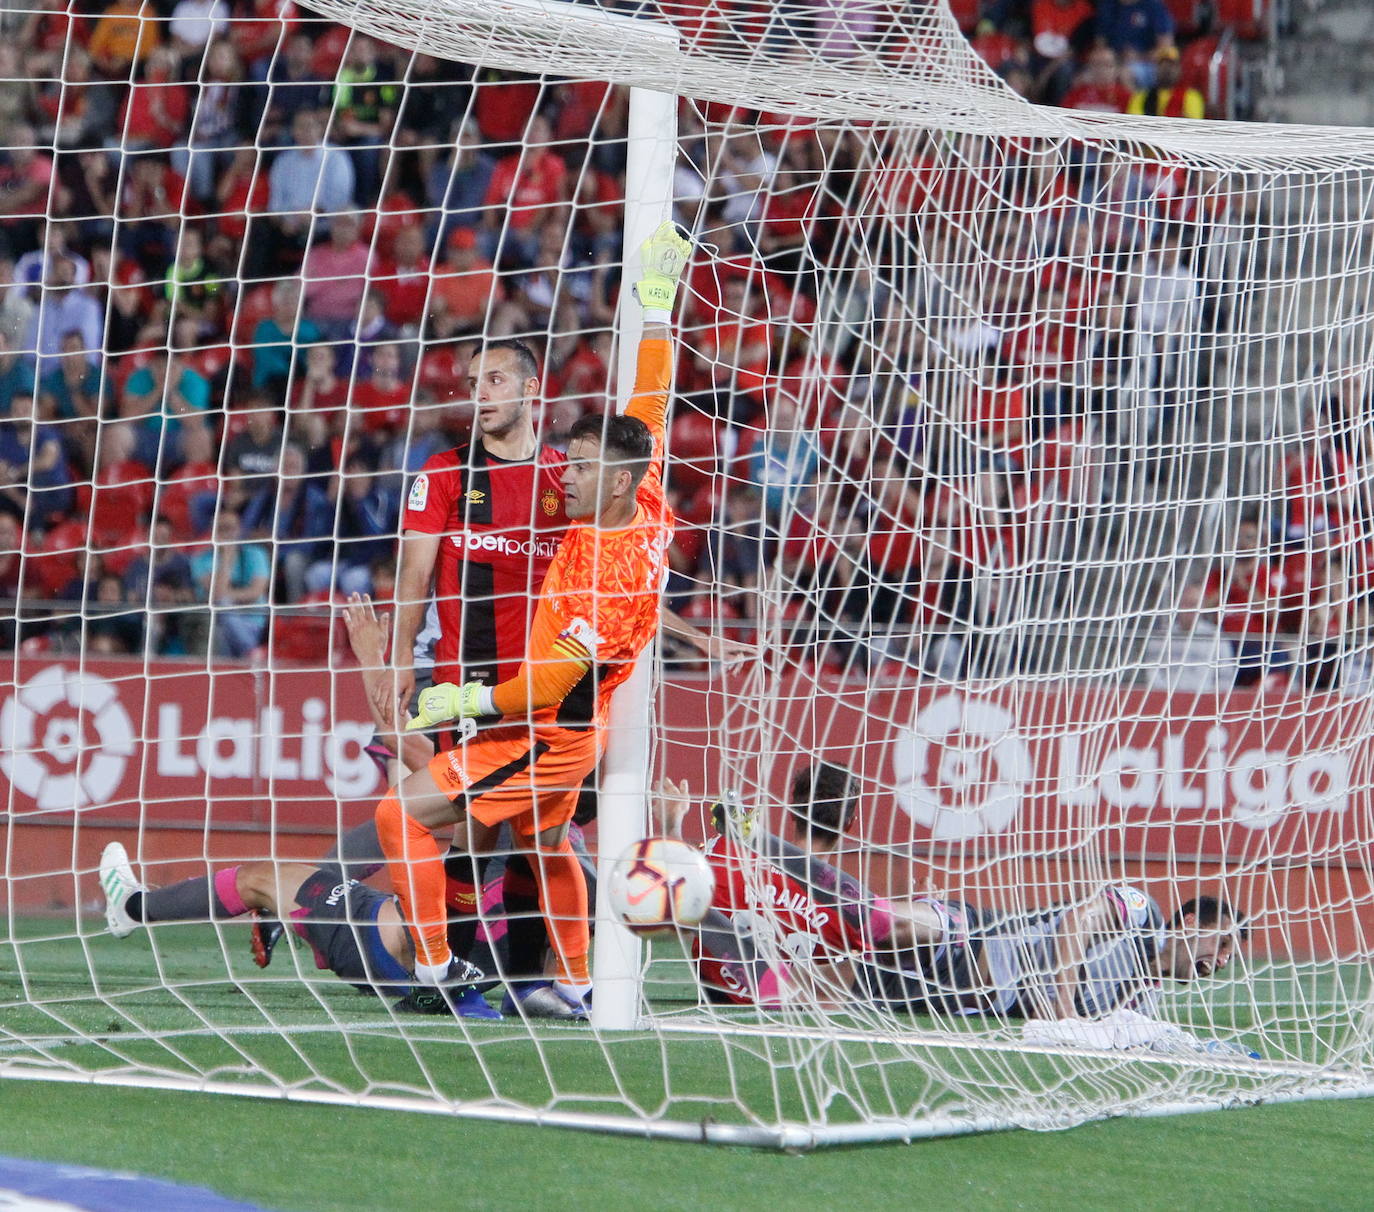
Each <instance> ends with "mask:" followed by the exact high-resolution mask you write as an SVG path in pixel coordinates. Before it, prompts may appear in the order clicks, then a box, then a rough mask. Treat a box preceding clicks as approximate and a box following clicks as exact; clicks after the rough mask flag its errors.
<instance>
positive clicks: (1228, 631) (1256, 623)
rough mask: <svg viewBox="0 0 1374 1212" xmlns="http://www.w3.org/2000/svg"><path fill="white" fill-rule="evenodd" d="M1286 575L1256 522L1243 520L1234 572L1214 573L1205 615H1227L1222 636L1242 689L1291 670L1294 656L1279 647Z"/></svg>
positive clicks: (1226, 569)
mask: <svg viewBox="0 0 1374 1212" xmlns="http://www.w3.org/2000/svg"><path fill="white" fill-rule="evenodd" d="M1282 591H1283V575H1282V574H1281V573H1277V572H1275V571H1274V569H1273V566H1272V565H1271V564H1270V562H1269V552H1268V549H1267V545H1265V544H1264V543H1263V542H1262V540H1261V531H1260V525H1259V522H1258V521H1257V520H1255V519H1254V518H1244V519H1242V521H1241V523H1240V526H1239V528H1238V530H1237V533H1236V547H1235V553H1234V555H1233V556H1232V557H1231V559H1230V561H1229V567H1223V568H1216V569H1213V571H1212V573H1211V575H1210V576H1209V577H1208V578H1207V584H1206V587H1205V589H1204V591H1203V600H1202V605H1203V609H1204V610H1216V611H1218V612H1219V613H1220V615H1221V631H1222V634H1223V635H1225V636H1226V637H1227V638H1229V639H1230V640H1231V641H1232V642H1233V643H1234V644H1235V647H1236V653H1237V670H1236V685H1237V686H1253V685H1255V684H1256V683H1258V682H1260V681H1262V680H1263V679H1264V678H1265V677H1266V676H1268V675H1271V674H1278V673H1280V672H1282V671H1283V670H1285V669H1286V668H1287V666H1288V663H1289V659H1288V654H1287V653H1286V652H1284V651H1283V650H1281V649H1279V648H1278V647H1277V646H1276V645H1275V635H1276V632H1277V631H1278V625H1279V612H1280V609H1281V606H1282V601H1283V599H1282Z"/></svg>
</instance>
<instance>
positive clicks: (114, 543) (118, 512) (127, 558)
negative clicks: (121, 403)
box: [89, 421, 153, 576]
mask: <svg viewBox="0 0 1374 1212" xmlns="http://www.w3.org/2000/svg"><path fill="white" fill-rule="evenodd" d="M136 445H137V438H136V435H135V433H134V429H133V426H132V425H131V424H130V423H129V422H127V421H123V422H120V423H118V424H115V425H106V426H105V429H104V432H103V433H102V434H101V436H100V449H99V451H98V453H97V457H96V465H95V473H94V486H93V487H92V489H91V492H90V504H89V509H90V520H91V547H92V549H93V550H96V551H99V552H100V554H101V556H102V558H103V562H104V565H105V568H106V570H107V571H109V572H112V573H114V574H115V575H116V576H122V575H123V574H124V570H125V569H126V568H127V567H128V566H129V564H130V563H131V562H132V560H133V558H134V557H135V556H136V555H137V554H138V548H139V546H140V545H143V544H146V543H147V541H148V540H147V529H148V516H147V515H148V511H149V510H150V509H151V508H152V504H153V473H152V472H151V471H150V470H149V469H148V468H147V467H146V466H145V465H144V464H142V463H140V462H139V461H138V460H137V459H135V458H134V449H135V447H136Z"/></svg>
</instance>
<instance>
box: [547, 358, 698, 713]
mask: <svg viewBox="0 0 1374 1212" xmlns="http://www.w3.org/2000/svg"><path fill="white" fill-rule="evenodd" d="M672 371H673V346H672V342H671V341H663V340H644V341H641V342H640V345H639V362H638V366H637V369H636V373H635V391H634V398H633V399H632V400H631V401H630V406H629V408H627V409H626V410H625V411H626V415H627V416H632V417H638V418H639V419H640V420H641V421H643V422H644V423H645V424H646V425H647V426H648V427H649V431H650V433H652V434H653V439H654V453H653V458H652V460H651V461H650V464H649V470H648V471H647V472H646V473H645V475H644V478H643V480H641V481H640V483H639V487H638V489H637V490H636V492H635V504H636V509H635V515H634V518H633V519H632V520H631V522H630V523H629V525H627V526H625V527H624V528H623V529H620V530H602V529H600V528H599V527H597V526H596V525H595V524H594V523H589V522H574V523H572V524H571V525H570V526H569V527H568V530H567V531H566V533H565V534H564V536H563V539H562V541H561V542H560V543H559V546H558V552H557V554H556V555H555V556H554V557H553V563H552V564H551V565H550V566H549V571H548V573H547V574H546V575H545V577H544V584H543V587H542V589H541V590H540V596H539V604H538V607H537V608H536V610H535V614H534V621H533V623H532V624H531V628H530V643H529V663H530V664H531V665H535V666H537V665H539V664H541V663H546V662H558V661H567V660H569V659H573V660H579V659H580V660H584V661H586V662H588V664H589V668H588V670H587V672H586V673H585V674H584V675H583V676H582V678H581V680H579V681H578V682H577V684H576V685H575V686H573V688H572V690H571V691H570V692H569V693H568V694H567V695H566V696H565V697H564V699H563V701H562V702H561V703H560V704H558V705H557V706H554V707H549V708H545V709H543V710H541V711H538V712H536V713H535V714H534V715H533V717H532V719H533V720H534V722H535V724H536V725H544V726H547V725H551V724H552V725H555V726H557V727H560V728H577V729H583V728H587V727H589V726H592V725H597V724H603V723H604V722H605V719H606V712H607V710H608V708H609V705H610V699H611V692H612V691H613V690H614V689H615V688H616V687H617V686H619V685H620V684H621V682H623V681H624V680H625V679H626V678H627V677H629V676H630V671H631V669H633V667H634V663H635V658H636V657H638V656H639V654H640V653H641V652H642V651H643V650H644V649H645V647H647V645H648V643H649V641H650V640H651V639H652V638H653V636H654V633H655V632H656V631H657V630H658V625H659V609H660V603H661V598H662V593H663V587H664V584H665V583H666V581H667V577H668V555H667V553H668V545H669V543H671V542H672V538H673V526H674V523H675V519H674V517H673V513H672V510H670V509H669V508H668V505H667V501H666V498H665V496H664V492H663V431H664V420H665V417H666V415H667V409H668V390H669V385H670V383H671V381H672ZM522 673H524V674H525V676H528V673H529V671H522Z"/></svg>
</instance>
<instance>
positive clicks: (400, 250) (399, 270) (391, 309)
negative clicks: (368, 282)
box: [372, 227, 430, 336]
mask: <svg viewBox="0 0 1374 1212" xmlns="http://www.w3.org/2000/svg"><path fill="white" fill-rule="evenodd" d="M429 274H430V263H429V258H428V257H427V256H425V236H424V232H423V231H422V230H421V229H420V228H419V227H403V228H401V230H400V231H398V232H397V233H396V239H395V241H394V242H393V243H392V248H391V256H390V257H380V256H379V257H376V258H374V259H373V265H372V278H373V287H374V289H376V290H378V291H380V292H381V295H382V299H383V300H384V302H385V305H386V318H387V321H388V322H389V323H391V324H392V325H394V326H395V327H396V328H398V329H400V330H401V331H402V332H406V333H407V335H410V336H414V335H415V333H416V332H418V331H419V327H420V321H421V320H422V319H423V318H424V314H425V301H426V299H427V297H428V295H429Z"/></svg>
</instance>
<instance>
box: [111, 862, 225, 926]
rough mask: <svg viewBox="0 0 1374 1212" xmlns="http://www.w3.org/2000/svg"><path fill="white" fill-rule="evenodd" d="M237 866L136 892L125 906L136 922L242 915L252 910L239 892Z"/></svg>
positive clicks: (211, 918) (202, 919) (223, 917)
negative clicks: (163, 886)
mask: <svg viewBox="0 0 1374 1212" xmlns="http://www.w3.org/2000/svg"><path fill="white" fill-rule="evenodd" d="M238 871H239V869H238V868H237V867H221V868H220V869H219V870H218V871H216V872H215V874H214V875H212V876H204V875H200V876H196V877H195V878H194V879H189V880H182V881H181V882H180V883H179V884H171V885H169V886H168V887H166V888H157V889H154V890H153V891H151V892H135V893H134V894H133V895H132V896H130V897H129V899H128V901H127V902H125V905H124V908H125V911H126V912H127V913H128V915H129V916H130V917H131V918H133V919H134V921H136V922H201V921H207V920H215V921H219V920H223V919H225V918H231V917H242V916H243V914H245V913H247V912H248V906H247V905H246V904H244V902H243V897H241V896H240V895H239V888H238Z"/></svg>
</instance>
